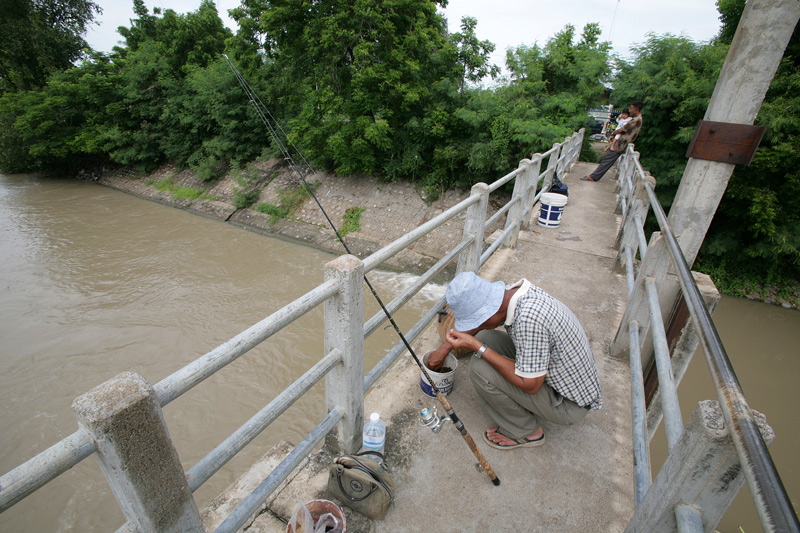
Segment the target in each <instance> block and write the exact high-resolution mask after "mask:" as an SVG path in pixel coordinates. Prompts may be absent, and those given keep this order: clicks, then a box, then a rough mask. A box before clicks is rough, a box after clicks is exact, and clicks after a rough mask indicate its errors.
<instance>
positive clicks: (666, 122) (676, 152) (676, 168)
mask: <svg viewBox="0 0 800 533" xmlns="http://www.w3.org/2000/svg"><path fill="white" fill-rule="evenodd" d="M727 51H728V47H727V46H726V45H724V44H721V43H718V42H712V43H708V44H698V43H695V42H693V41H692V40H690V39H688V38H687V37H683V36H681V37H675V36H673V35H669V34H667V35H663V36H658V35H652V34H651V35H649V36H648V38H647V41H646V42H645V43H644V44H642V45H639V46H637V47H634V49H633V52H634V55H633V59H632V60H630V61H619V63H618V65H617V66H618V69H619V72H618V75H617V77H616V79H615V80H614V92H613V93H612V95H611V99H612V101H613V102H614V104H615V105H616V106H620V107H622V106H625V105H627V104H629V103H630V102H633V101H636V100H641V101H643V102H644V104H645V107H644V112H643V117H644V124H643V126H642V131H641V133H640V134H639V137H638V139H637V140H636V150H637V151H639V152H640V153H641V154H642V155H641V161H642V165H643V166H645V168H647V169H648V170H650V172H651V173H652V174H653V176H655V177H656V179H657V180H658V187H657V193H658V198H659V200H660V201H661V203H662V205H663V206H664V208H665V209H667V210H668V209H669V206H671V205H672V200H673V198H674V197H675V192H676V191H677V189H678V184H679V183H680V180H681V177H682V176H683V170H684V168H685V166H686V157H685V154H686V148H687V146H688V145H689V142H690V141H691V139H692V135H693V133H694V130H695V127H696V125H697V122H698V121H699V120H701V119H702V118H703V116H704V115H705V110H706V108H707V107H708V102H709V100H710V99H711V93H712V92H713V91H714V86H715V85H716V81H717V78H718V77H719V71H720V69H721V68H722V63H723V61H724V60H725V55H726V54H727Z"/></svg>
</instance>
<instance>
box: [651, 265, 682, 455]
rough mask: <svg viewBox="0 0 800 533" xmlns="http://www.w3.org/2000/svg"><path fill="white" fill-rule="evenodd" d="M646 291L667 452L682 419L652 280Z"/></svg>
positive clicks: (673, 444)
mask: <svg viewBox="0 0 800 533" xmlns="http://www.w3.org/2000/svg"><path fill="white" fill-rule="evenodd" d="M644 284H645V289H646V291H647V303H648V306H649V307H650V329H651V331H652V334H651V335H652V337H653V349H654V351H655V358H656V370H657V371H658V388H659V390H660V391H661V409H662V411H663V413H664V429H665V430H666V433H667V450H668V451H672V448H673V447H674V446H675V444H676V443H677V442H678V439H680V438H681V434H682V433H683V418H682V416H681V406H680V403H679V402H678V391H677V386H676V385H675V379H674V378H673V376H672V365H671V362H670V358H669V346H668V345H667V332H666V331H665V330H664V321H663V319H662V317H661V307H660V304H659V302H658V289H657V288H656V283H655V281H654V280H653V278H647V279H646V280H645V282H644Z"/></svg>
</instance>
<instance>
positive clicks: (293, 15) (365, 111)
mask: <svg viewBox="0 0 800 533" xmlns="http://www.w3.org/2000/svg"><path fill="white" fill-rule="evenodd" d="M437 4H439V2H433V1H430V0H408V1H403V2H400V1H397V0H381V1H377V2H376V1H374V0H356V1H355V2H334V1H332V0H328V1H321V2H313V3H310V4H309V3H308V2H305V1H303V0H273V1H261V0H246V1H244V2H243V3H242V7H241V9H240V11H239V12H237V17H238V20H240V21H245V19H252V20H257V21H258V23H257V24H255V23H254V22H252V21H245V24H244V27H247V28H250V31H251V32H253V37H252V39H253V40H256V39H258V38H259V36H263V46H264V50H265V54H266V56H267V57H268V58H269V59H270V61H272V62H273V63H274V68H275V72H280V75H281V77H283V78H286V77H288V78H290V79H291V80H292V81H293V83H295V84H300V85H301V87H302V89H301V91H302V92H301V93H300V98H298V99H297V100H295V101H294V103H296V104H297V105H298V109H297V113H296V115H295V117H294V118H292V119H291V120H290V121H289V125H290V126H291V131H292V135H291V137H292V140H293V141H295V142H296V143H297V144H299V145H300V146H302V147H303V148H304V150H305V151H306V154H307V155H308V156H310V157H312V158H313V160H315V161H316V162H317V163H319V164H322V165H323V166H330V167H333V168H335V169H336V170H337V171H338V172H340V173H342V174H354V173H360V172H375V171H380V170H381V169H388V171H389V173H390V174H393V175H399V174H403V175H405V176H406V177H412V178H413V177H415V176H417V175H418V174H419V172H420V170H421V168H422V162H423V161H424V160H425V156H426V154H425V153H424V147H425V145H426V142H427V139H425V138H424V137H427V136H424V135H423V137H420V136H419V135H418V134H419V132H420V130H421V129H422V128H421V125H422V124H423V123H428V124H430V125H431V126H432V127H434V128H436V127H437V125H438V123H439V121H440V120H441V116H440V115H441V113H442V111H443V109H446V107H447V106H444V107H441V106H437V103H438V102H437V100H438V99H439V98H441V97H442V96H446V95H447V91H442V87H441V84H442V82H443V81H444V82H445V85H448V86H449V84H448V83H447V82H448V81H450V80H452V81H453V82H454V83H453V85H455V86H458V83H460V78H459V76H460V72H462V70H461V68H460V66H459V64H458V62H457V59H458V57H457V51H456V49H455V47H454V46H453V45H452V44H451V43H449V42H448V40H447V35H446V29H445V25H444V20H443V18H442V17H441V15H439V14H438V13H437V12H436V6H437ZM256 32H257V33H258V35H255V33H256ZM279 83H280V82H279ZM434 135H436V134H435V133H434ZM406 141H408V142H406ZM393 147H394V148H393ZM397 147H402V149H401V152H402V153H401V154H397V151H398V149H397ZM398 161H400V162H402V163H401V164H399V165H398V164H397V163H398ZM417 162H418V163H417Z"/></svg>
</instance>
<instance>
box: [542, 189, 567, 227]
mask: <svg viewBox="0 0 800 533" xmlns="http://www.w3.org/2000/svg"><path fill="white" fill-rule="evenodd" d="M541 202H542V206H541V209H539V225H540V226H544V227H546V228H557V227H558V225H559V224H561V215H562V214H564V206H565V205H567V197H566V196H564V195H563V194H555V193H552V192H546V193H544V194H542V198H541Z"/></svg>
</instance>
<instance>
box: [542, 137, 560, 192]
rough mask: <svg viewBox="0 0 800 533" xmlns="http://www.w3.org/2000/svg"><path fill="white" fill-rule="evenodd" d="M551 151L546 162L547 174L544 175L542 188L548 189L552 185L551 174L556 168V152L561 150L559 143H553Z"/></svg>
mask: <svg viewBox="0 0 800 533" xmlns="http://www.w3.org/2000/svg"><path fill="white" fill-rule="evenodd" d="M553 148H555V150H553V153H551V154H550V160H549V161H548V162H547V175H546V176H545V177H544V183H543V184H542V189H544V190H550V187H551V186H552V185H553V175H554V174H555V173H556V170H557V169H558V154H559V152H561V143H553Z"/></svg>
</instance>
